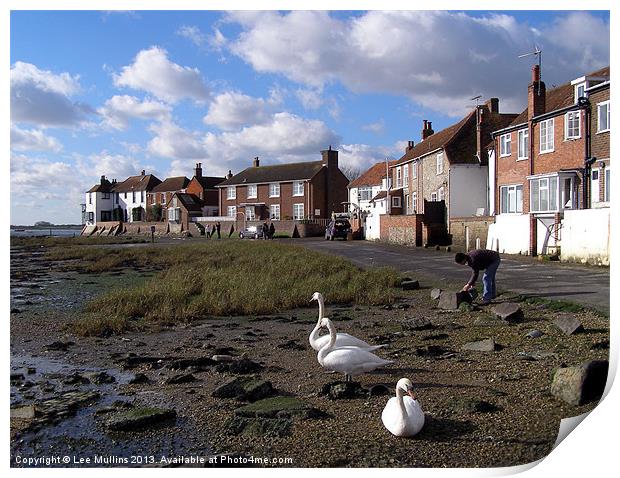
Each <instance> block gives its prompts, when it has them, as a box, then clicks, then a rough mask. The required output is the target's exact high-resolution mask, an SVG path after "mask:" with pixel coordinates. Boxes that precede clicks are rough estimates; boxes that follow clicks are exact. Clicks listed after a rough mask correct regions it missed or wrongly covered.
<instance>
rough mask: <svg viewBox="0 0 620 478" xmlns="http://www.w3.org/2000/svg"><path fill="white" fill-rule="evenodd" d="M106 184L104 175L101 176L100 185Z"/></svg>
mask: <svg viewBox="0 0 620 478" xmlns="http://www.w3.org/2000/svg"><path fill="white" fill-rule="evenodd" d="M106 182H107V180H106V178H105V176H104V175H101V184H105V183H106Z"/></svg>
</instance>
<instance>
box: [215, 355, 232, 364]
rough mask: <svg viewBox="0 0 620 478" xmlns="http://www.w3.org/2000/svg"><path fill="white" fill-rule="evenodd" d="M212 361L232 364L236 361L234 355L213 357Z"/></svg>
mask: <svg viewBox="0 0 620 478" xmlns="http://www.w3.org/2000/svg"><path fill="white" fill-rule="evenodd" d="M211 360H213V361H214V362H232V361H233V360H235V359H234V357H233V356H232V355H223V354H219V355H213V356H212V357H211Z"/></svg>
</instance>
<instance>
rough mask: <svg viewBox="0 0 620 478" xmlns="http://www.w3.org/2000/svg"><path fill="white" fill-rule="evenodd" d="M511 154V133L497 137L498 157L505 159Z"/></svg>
mask: <svg viewBox="0 0 620 478" xmlns="http://www.w3.org/2000/svg"><path fill="white" fill-rule="evenodd" d="M511 154H512V133H506V134H503V135H501V136H500V137H499V157H500V158H505V157H506V156H510V155H511Z"/></svg>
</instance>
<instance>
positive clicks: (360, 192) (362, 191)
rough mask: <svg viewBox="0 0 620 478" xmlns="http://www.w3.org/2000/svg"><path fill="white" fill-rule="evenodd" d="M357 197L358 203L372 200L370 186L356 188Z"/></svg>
mask: <svg viewBox="0 0 620 478" xmlns="http://www.w3.org/2000/svg"><path fill="white" fill-rule="evenodd" d="M357 197H358V200H359V202H362V201H370V200H371V199H372V198H373V194H372V186H362V187H360V188H357Z"/></svg>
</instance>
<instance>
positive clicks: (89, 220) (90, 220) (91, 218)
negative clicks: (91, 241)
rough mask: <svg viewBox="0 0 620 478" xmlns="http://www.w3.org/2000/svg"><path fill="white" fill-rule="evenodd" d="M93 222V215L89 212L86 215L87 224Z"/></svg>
mask: <svg viewBox="0 0 620 478" xmlns="http://www.w3.org/2000/svg"><path fill="white" fill-rule="evenodd" d="M94 220H95V213H94V212H89V213H88V222H93V221H94Z"/></svg>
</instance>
